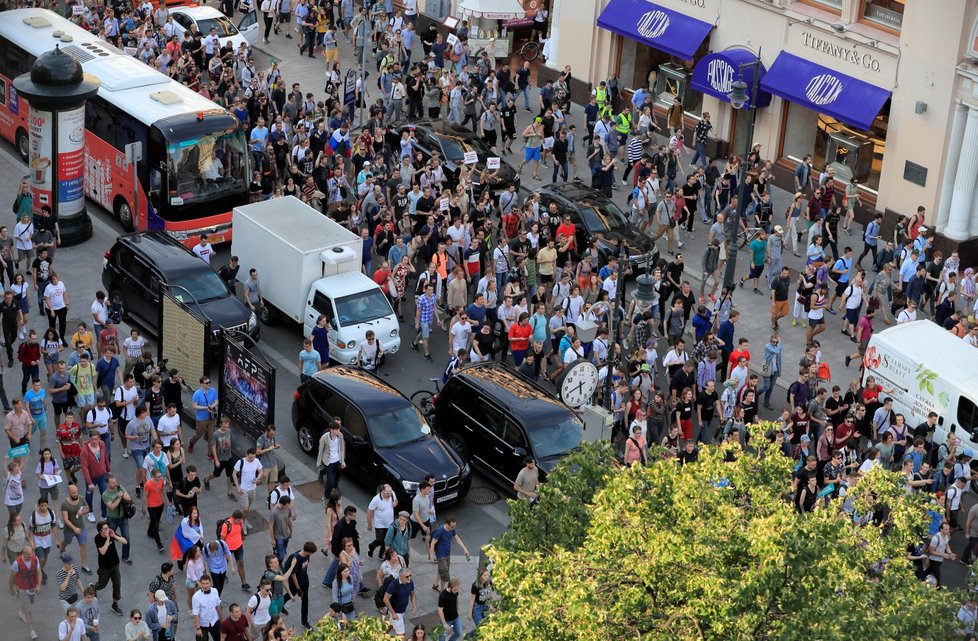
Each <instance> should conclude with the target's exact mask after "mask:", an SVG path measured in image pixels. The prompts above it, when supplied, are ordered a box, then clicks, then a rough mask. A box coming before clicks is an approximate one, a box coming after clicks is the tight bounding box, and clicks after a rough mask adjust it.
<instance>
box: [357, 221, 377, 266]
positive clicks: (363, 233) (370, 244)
mask: <svg viewBox="0 0 978 641" xmlns="http://www.w3.org/2000/svg"><path fill="white" fill-rule="evenodd" d="M360 238H361V239H362V240H363V273H365V274H366V275H367V276H372V275H373V271H372V270H371V269H370V258H371V256H372V255H373V251H374V239H373V238H372V237H371V236H370V230H369V229H367V228H366V227H364V228H363V229H361V230H360Z"/></svg>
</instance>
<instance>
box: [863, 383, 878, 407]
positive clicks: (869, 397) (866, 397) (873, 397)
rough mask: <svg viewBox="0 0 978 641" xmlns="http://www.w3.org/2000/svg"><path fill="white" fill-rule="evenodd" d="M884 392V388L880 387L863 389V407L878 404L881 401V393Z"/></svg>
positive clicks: (874, 386)
mask: <svg viewBox="0 0 978 641" xmlns="http://www.w3.org/2000/svg"><path fill="white" fill-rule="evenodd" d="M882 391H883V388H882V387H881V386H880V385H873V386H872V387H865V388H863V405H869V404H871V403H876V402H878V401H879V399H880V392H882Z"/></svg>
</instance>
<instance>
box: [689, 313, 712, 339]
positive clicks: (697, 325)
mask: <svg viewBox="0 0 978 641" xmlns="http://www.w3.org/2000/svg"><path fill="white" fill-rule="evenodd" d="M692 320H693V332H694V335H695V336H696V342H697V343H698V342H700V341H701V340H703V337H704V336H706V333H707V332H708V331H710V328H711V327H713V313H712V312H710V310H708V309H707V308H706V306H705V305H700V306H699V307H697V308H696V313H695V314H693V319H692Z"/></svg>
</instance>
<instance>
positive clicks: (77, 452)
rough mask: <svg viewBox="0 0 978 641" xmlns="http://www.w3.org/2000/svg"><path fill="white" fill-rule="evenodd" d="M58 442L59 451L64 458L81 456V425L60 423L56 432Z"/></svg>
mask: <svg viewBox="0 0 978 641" xmlns="http://www.w3.org/2000/svg"><path fill="white" fill-rule="evenodd" d="M56 436H57V437H58V442H59V443H61V451H62V453H63V454H64V456H81V443H80V442H79V441H78V439H79V438H80V437H81V425H79V424H78V423H72V424H71V425H68V424H67V423H62V424H61V425H59V426H58V430H57V432H56Z"/></svg>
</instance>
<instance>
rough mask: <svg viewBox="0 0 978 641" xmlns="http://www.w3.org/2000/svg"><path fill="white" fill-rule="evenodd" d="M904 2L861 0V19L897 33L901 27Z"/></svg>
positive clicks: (896, 0) (899, 0) (897, 0)
mask: <svg viewBox="0 0 978 641" xmlns="http://www.w3.org/2000/svg"><path fill="white" fill-rule="evenodd" d="M905 4H906V1H905V0H863V10H862V17H863V18H864V19H866V20H867V21H868V22H872V23H873V24H877V25H880V26H883V27H887V28H889V29H894V30H896V31H899V30H900V28H901V27H902V26H903V8H904V5H905Z"/></svg>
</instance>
